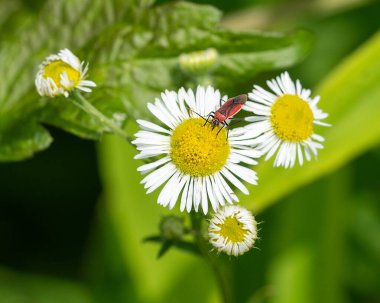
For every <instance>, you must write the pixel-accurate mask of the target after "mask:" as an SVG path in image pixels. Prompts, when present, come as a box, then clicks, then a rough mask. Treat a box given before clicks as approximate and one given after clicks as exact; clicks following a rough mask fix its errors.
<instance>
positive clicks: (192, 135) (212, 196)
mask: <svg viewBox="0 0 380 303" xmlns="http://www.w3.org/2000/svg"><path fill="white" fill-rule="evenodd" d="M219 106H220V93H219V91H218V90H215V89H214V88H213V87H211V86H209V87H207V88H204V87H202V86H198V88H197V91H196V93H195V94H194V93H193V91H192V90H191V89H189V90H188V91H186V90H185V89H184V88H181V89H180V90H179V91H178V93H177V92H174V91H167V90H166V91H165V93H162V94H161V99H156V102H155V103H154V104H152V103H148V109H149V110H150V111H151V112H152V113H153V115H155V116H156V117H157V118H158V119H159V120H160V121H161V122H162V123H164V124H165V126H166V127H161V126H159V125H157V124H154V123H152V122H149V121H145V120H137V122H138V123H139V125H140V127H141V128H142V130H140V131H139V132H138V133H137V134H136V135H135V136H136V137H137V139H136V140H134V141H133V143H134V144H135V145H136V146H137V149H138V150H139V151H140V153H139V154H138V155H137V156H136V157H135V158H136V159H144V158H150V157H159V159H157V158H156V159H154V162H153V163H149V164H145V165H143V166H140V167H139V168H138V170H139V171H140V172H141V173H143V174H146V173H149V174H148V175H147V176H146V177H145V178H144V179H143V180H142V182H141V183H143V184H144V185H145V188H146V189H147V193H150V192H152V191H154V190H155V189H157V188H158V187H160V186H161V185H163V184H164V183H166V184H165V185H164V187H163V189H162V190H161V193H160V195H159V197H158V203H159V204H161V205H163V206H168V207H169V208H173V207H174V205H175V204H176V203H177V200H178V199H179V198H180V200H181V202H180V203H181V204H180V210H181V211H183V210H185V209H186V210H187V211H188V212H190V211H191V210H192V209H193V208H194V210H195V211H198V209H199V206H201V208H202V210H203V212H204V213H205V214H206V213H207V212H208V201H210V202H211V206H212V208H213V209H214V210H217V209H218V207H219V205H225V203H226V202H228V203H233V201H238V198H237V197H236V195H235V194H234V192H233V190H232V189H231V186H230V185H234V186H235V187H237V188H238V189H240V190H241V191H242V192H243V193H245V194H248V190H247V188H246V187H245V186H244V184H243V183H242V182H241V181H240V180H239V178H240V179H243V180H244V181H246V182H248V183H251V184H256V183H257V182H256V181H257V177H256V173H255V172H254V171H253V170H251V169H249V168H247V167H245V166H243V165H241V164H240V163H245V164H248V165H254V164H257V162H256V161H255V160H254V158H258V157H259V156H260V155H261V153H260V152H258V151H257V150H255V149H252V148H251V145H252V140H253V136H252V135H250V134H248V133H247V132H246V131H245V130H244V129H243V128H236V129H232V130H230V131H229V134H228V138H227V131H226V129H225V128H224V129H221V131H220V133H219V135H216V134H217V132H218V131H219V127H220V126H218V127H216V129H215V130H213V128H212V127H211V124H210V123H205V120H204V119H202V118H200V117H199V116H198V115H197V114H195V113H198V114H199V115H202V116H206V115H207V114H209V113H210V112H211V111H214V110H215V109H216V108H218V107H219ZM190 109H191V110H190Z"/></svg>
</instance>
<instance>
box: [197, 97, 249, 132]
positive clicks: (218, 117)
mask: <svg viewBox="0 0 380 303" xmlns="http://www.w3.org/2000/svg"><path fill="white" fill-rule="evenodd" d="M245 102H247V95H245V94H244V95H239V96H236V97H232V98H229V99H228V100H227V101H226V102H224V104H223V105H221V107H220V108H219V109H218V110H216V111H215V112H211V113H209V114H208V115H207V119H206V122H205V124H204V125H206V123H207V122H209V119H210V117H211V118H212V120H211V122H210V123H211V125H212V129H214V128H215V127H216V126H218V125H219V124H222V127H221V128H220V129H219V131H218V132H217V134H216V135H217V136H218V134H219V132H220V131H221V130H222V128H224V127H226V128H227V129H228V128H229V125H228V123H227V122H226V120H227V119H230V118H232V117H233V116H234V115H236V114H237V113H238V112H239V111H240V110H241V108H242V107H243V105H244V104H245Z"/></svg>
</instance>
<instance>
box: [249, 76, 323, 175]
mask: <svg viewBox="0 0 380 303" xmlns="http://www.w3.org/2000/svg"><path fill="white" fill-rule="evenodd" d="M267 85H268V86H269V88H270V89H271V90H272V91H273V92H269V91H267V90H264V89H263V88H261V87H259V86H257V85H254V89H253V90H252V93H249V94H248V97H249V99H250V100H252V102H251V101H248V102H247V103H246V104H245V107H244V109H245V110H247V111H251V112H253V113H254V114H256V115H257V116H253V117H248V118H246V120H247V121H251V122H253V123H251V124H250V125H248V126H246V128H247V129H250V130H251V131H252V132H254V133H256V134H257V135H259V136H258V137H257V140H256V141H257V142H256V143H257V148H258V149H259V150H261V151H262V152H263V154H266V157H265V160H268V159H269V158H271V157H272V156H273V155H274V154H275V153H276V152H277V156H276V159H275V161H274V166H283V167H285V168H288V167H293V166H294V164H295V162H296V158H297V157H298V162H299V164H300V165H302V164H303V159H304V157H305V158H306V160H308V161H310V159H311V154H313V155H314V156H315V157H316V156H317V153H318V149H321V148H323V145H322V144H321V142H323V141H324V138H323V137H322V136H320V135H318V134H316V133H314V125H316V124H318V125H323V126H330V125H329V124H327V123H324V122H322V121H321V120H323V119H325V118H326V117H327V116H328V115H327V114H326V113H324V112H323V111H322V110H321V109H319V108H318V107H317V104H318V101H319V99H320V97H319V96H316V97H314V98H312V97H311V96H310V94H311V91H310V90H309V89H304V88H302V86H301V83H300V81H299V80H297V81H296V82H295V83H294V82H293V81H292V79H291V78H290V76H289V74H288V73H287V72H285V73H282V74H281V75H280V76H278V77H277V78H276V79H273V80H271V81H267Z"/></svg>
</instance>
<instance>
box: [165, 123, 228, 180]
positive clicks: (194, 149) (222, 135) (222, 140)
mask: <svg viewBox="0 0 380 303" xmlns="http://www.w3.org/2000/svg"><path fill="white" fill-rule="evenodd" d="M204 124H205V121H204V120H203V119H201V118H191V119H187V120H185V121H183V122H182V123H181V124H180V125H178V126H177V127H176V129H175V130H174V132H173V135H172V137H171V141H170V147H171V158H172V160H173V163H174V164H175V165H176V166H177V168H178V169H179V170H181V171H182V172H184V173H186V174H189V175H191V176H209V175H212V174H214V173H216V172H217V171H219V170H220V169H221V168H222V167H223V166H224V165H225V164H226V161H227V158H228V155H229V154H230V145H229V142H228V140H227V131H226V129H222V130H221V131H220V132H219V135H218V136H216V134H217V132H218V131H219V129H220V126H219V127H216V128H215V129H214V130H212V127H211V124H210V123H207V124H206V125H205V126H203V125H204Z"/></svg>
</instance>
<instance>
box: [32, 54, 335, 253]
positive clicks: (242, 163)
mask: <svg viewBox="0 0 380 303" xmlns="http://www.w3.org/2000/svg"><path fill="white" fill-rule="evenodd" d="M187 57H188V56H187ZM187 57H186V58H187ZM186 58H185V59H186ZM206 59H208V57H207V58H206ZM181 60H182V61H184V57H181ZM182 61H180V62H182ZM191 62H193V61H191ZM197 62H198V61H197ZM182 65H183V62H182ZM86 73H87V66H85V67H84V63H83V62H82V63H80V61H79V59H78V58H77V57H76V56H74V55H73V54H72V53H71V52H70V51H69V50H67V49H65V50H62V51H60V52H59V53H58V54H57V55H51V56H49V57H48V58H47V59H46V60H45V61H44V62H43V63H42V64H41V65H40V70H39V72H38V74H37V77H36V80H35V83H36V87H37V91H38V92H39V94H40V95H42V96H50V97H54V96H57V95H64V96H66V97H68V96H69V94H70V92H71V91H72V90H74V89H80V90H83V91H85V92H88V91H91V90H90V88H89V87H93V86H95V83H94V82H92V81H88V80H85V76H86ZM267 85H268V87H269V88H270V90H271V91H268V90H265V89H263V88H261V87H259V86H256V85H254V87H253V90H252V92H250V93H248V96H247V95H240V96H238V97H234V98H230V99H228V100H227V101H225V103H224V104H223V105H221V104H220V103H221V93H220V92H219V90H217V89H215V88H213V87H211V86H208V87H203V86H198V87H197V89H196V91H193V90H192V89H188V90H185V89H184V88H180V89H179V90H178V91H168V90H166V91H165V92H163V93H162V94H161V98H157V99H156V100H155V102H154V103H148V109H149V111H150V112H151V113H152V114H153V115H154V116H155V117H156V118H157V119H158V121H159V122H160V124H161V125H158V124H156V123H153V122H150V121H146V120H137V123H138V124H139V125H140V128H141V130H140V131H138V132H137V133H136V135H135V136H136V139H135V140H134V141H133V143H134V144H135V145H136V147H137V150H138V151H139V154H138V155H137V156H136V157H135V158H136V159H147V158H152V161H151V162H150V163H148V164H144V165H142V166H140V167H139V168H138V170H139V171H140V172H141V173H142V174H146V176H145V177H144V179H143V180H142V181H141V183H142V184H144V187H145V188H146V189H147V193H150V192H152V191H154V190H156V189H157V188H159V187H162V190H161V192H160V194H159V196H158V203H159V204H161V205H163V206H168V207H169V208H173V207H174V206H175V205H176V203H177V202H178V200H179V201H180V209H181V211H184V210H186V211H187V212H191V211H192V210H194V211H198V210H199V209H201V210H202V211H203V213H204V214H207V213H208V211H209V205H211V208H212V210H213V211H214V212H216V213H215V214H214V216H213V218H212V219H211V221H210V226H209V236H210V243H212V244H213V245H214V246H215V247H216V249H218V250H219V251H224V252H226V253H228V254H232V255H240V254H242V253H244V252H245V251H247V250H248V249H249V248H251V247H252V246H253V244H254V242H255V239H256V235H257V230H256V222H255V220H254V218H253V216H252V215H251V213H250V212H249V211H247V210H245V209H244V208H241V207H237V206H234V205H232V204H233V203H234V202H238V197H237V195H236V194H235V193H234V190H233V188H232V187H236V188H237V189H239V190H240V191H241V192H243V193H244V194H248V189H247V187H246V186H245V185H244V184H243V182H242V181H245V182H247V183H250V184H255V185H256V184H257V179H258V178H257V176H256V172H255V171H254V170H253V169H252V168H251V167H252V165H255V164H257V159H258V158H259V157H261V156H263V155H265V160H268V159H269V158H271V157H272V156H274V155H275V154H276V157H275V161H274V166H283V167H285V168H291V167H293V166H294V165H295V163H296V160H297V159H298V162H299V164H300V165H302V164H303V162H304V159H306V160H308V161H309V160H311V156H312V155H314V156H315V157H316V156H317V153H318V149H321V148H322V147H323V146H322V142H323V141H324V139H323V137H322V136H320V135H318V134H316V133H315V132H314V125H323V126H327V125H328V124H326V123H324V122H322V121H321V120H323V119H325V118H326V117H327V114H326V113H324V112H323V111H322V110H320V109H319V108H318V107H317V103H318V101H319V96H316V97H311V92H310V90H308V89H304V88H302V86H301V83H300V81H299V80H297V81H295V82H294V81H293V80H292V79H291V78H290V76H289V74H288V73H287V72H285V73H283V74H281V75H280V76H278V77H277V78H275V79H273V80H270V81H267ZM240 109H243V110H245V111H248V113H252V114H253V115H249V114H248V117H246V118H245V121H246V122H248V125H245V126H241V127H237V128H232V129H229V127H228V124H227V122H228V121H229V118H232V117H233V116H234V115H235V114H236V113H237V112H238V111H239V110H240ZM210 117H211V118H212V120H210V119H209V118H210ZM208 122H210V123H208ZM215 128H216V130H214V129H215Z"/></svg>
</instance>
